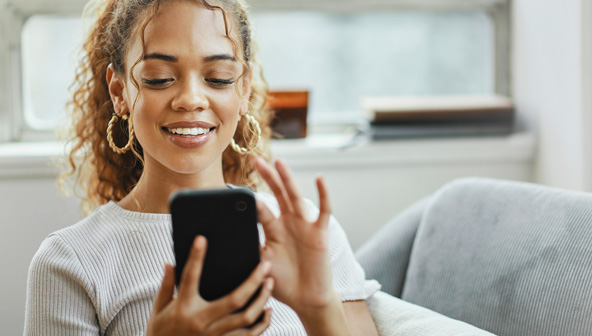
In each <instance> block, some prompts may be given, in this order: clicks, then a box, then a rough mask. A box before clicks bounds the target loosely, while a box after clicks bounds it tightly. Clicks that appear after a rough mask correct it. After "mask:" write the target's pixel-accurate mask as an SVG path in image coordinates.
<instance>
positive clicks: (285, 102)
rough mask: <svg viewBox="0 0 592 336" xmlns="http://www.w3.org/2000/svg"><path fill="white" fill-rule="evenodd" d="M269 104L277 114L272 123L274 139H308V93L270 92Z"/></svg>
mask: <svg viewBox="0 0 592 336" xmlns="http://www.w3.org/2000/svg"><path fill="white" fill-rule="evenodd" d="M267 103H268V105H269V107H270V109H272V110H273V111H274V112H275V117H274V118H273V120H272V122H271V128H272V131H273V137H274V138H276V139H294V138H304V137H306V116H307V114H308V91H270V92H269V96H268V99H267Z"/></svg>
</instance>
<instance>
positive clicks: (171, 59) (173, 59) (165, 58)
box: [142, 53, 179, 62]
mask: <svg viewBox="0 0 592 336" xmlns="http://www.w3.org/2000/svg"><path fill="white" fill-rule="evenodd" d="M149 59H159V60H163V61H167V62H178V61H179V59H178V58H177V57H175V56H171V55H165V54H160V53H150V54H146V55H144V57H143V58H142V60H143V61H145V60H149Z"/></svg>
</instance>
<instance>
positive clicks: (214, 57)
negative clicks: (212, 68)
mask: <svg viewBox="0 0 592 336" xmlns="http://www.w3.org/2000/svg"><path fill="white" fill-rule="evenodd" d="M203 61H204V62H205V63H207V62H214V61H232V62H236V58H235V57H234V56H232V55H230V54H216V55H210V56H206V57H204V58H203Z"/></svg>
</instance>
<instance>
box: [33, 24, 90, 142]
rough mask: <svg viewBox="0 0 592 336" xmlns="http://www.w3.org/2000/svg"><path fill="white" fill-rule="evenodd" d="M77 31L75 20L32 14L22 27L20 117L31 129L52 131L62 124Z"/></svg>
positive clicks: (75, 61) (78, 36)
mask: <svg viewBox="0 0 592 336" xmlns="http://www.w3.org/2000/svg"><path fill="white" fill-rule="evenodd" d="M81 28H82V25H81V20H80V19H79V18H75V17H69V16H58V15H35V16H33V17H31V18H30V19H28V20H27V22H26V23H25V25H24V27H23V31H22V80H23V87H22V90H23V91H22V92H23V116H24V122H25V124H26V125H27V126H28V127H30V128H31V129H33V130H52V129H55V128H57V127H59V126H60V125H63V122H64V121H66V120H65V119H66V113H65V108H64V107H65V106H66V102H67V101H68V100H69V99H70V94H69V92H68V87H69V86H70V84H71V83H72V81H73V79H74V74H75V70H76V66H77V64H78V62H79V61H78V57H77V55H76V49H77V47H79V45H81V41H82V29H81Z"/></svg>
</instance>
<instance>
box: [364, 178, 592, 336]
mask: <svg viewBox="0 0 592 336" xmlns="http://www.w3.org/2000/svg"><path fill="white" fill-rule="evenodd" d="M356 256H357V258H358V260H359V261H360V263H361V264H362V266H363V267H364V269H365V270H366V273H367V275H368V277H370V278H375V279H377V280H379V281H380V282H381V283H382V285H383V291H384V292H386V293H388V294H390V295H392V296H390V295H387V294H385V293H379V294H378V295H375V297H374V298H372V299H371V300H369V301H368V304H369V307H370V310H371V312H372V315H373V317H374V319H375V321H376V322H377V325H378V327H379V331H380V332H381V334H382V335H435V334H441V335H453V334H454V335H459V334H463V335H477V334H484V333H485V332H484V331H482V330H479V329H477V328H473V327H472V326H476V327H479V328H481V329H484V330H487V331H490V332H492V333H494V334H499V335H537V336H545V335H592V194H588V193H581V192H574V191H566V190H559V189H552V188H548V187H543V186H539V185H534V184H528V183H519V182H509V181H499V180H492V179H481V178H467V179H461V180H457V181H454V182H452V183H449V184H447V185H446V186H444V187H443V188H442V189H440V190H439V191H437V192H436V193H435V194H434V195H432V196H430V197H429V198H426V199H424V200H421V201H419V202H418V203H416V204H415V205H413V206H411V207H410V208H408V209H407V210H406V211H404V212H403V213H401V214H400V215H398V216H397V217H395V218H394V219H393V220H392V221H390V222H389V223H388V224H387V225H386V226H385V227H384V228H383V229H381V230H380V231H379V232H378V233H377V234H376V235H375V236H373V238H371V239H370V240H369V241H368V242H367V243H366V244H365V245H363V246H362V247H361V248H360V249H359V250H358V251H357V252H356ZM398 298H400V299H398ZM422 307H425V308H422ZM426 308H427V309H426ZM436 312H437V313H436ZM438 313H439V314H438ZM446 316H447V317H450V318H447V317H446ZM459 321H464V322H466V323H468V324H465V323H462V322H459ZM469 324H470V325H469ZM471 325H472V326H471Z"/></svg>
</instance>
